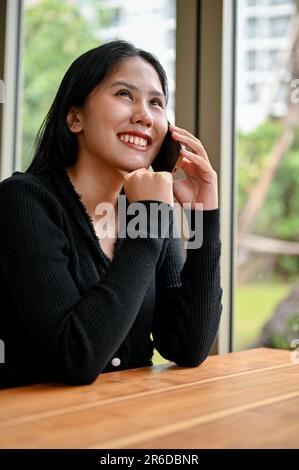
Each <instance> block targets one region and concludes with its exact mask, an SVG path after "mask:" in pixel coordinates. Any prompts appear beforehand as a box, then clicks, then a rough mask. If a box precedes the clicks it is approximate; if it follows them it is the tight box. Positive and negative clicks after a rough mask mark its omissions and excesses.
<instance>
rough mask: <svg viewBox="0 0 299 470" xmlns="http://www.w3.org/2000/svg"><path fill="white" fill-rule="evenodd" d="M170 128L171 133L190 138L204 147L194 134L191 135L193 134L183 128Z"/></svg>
mask: <svg viewBox="0 0 299 470" xmlns="http://www.w3.org/2000/svg"><path fill="white" fill-rule="evenodd" d="M169 128H170V130H171V131H174V132H177V133H178V134H182V135H185V136H186V137H189V138H190V139H193V140H195V141H196V142H198V143H199V144H200V145H202V143H201V141H200V140H199V139H198V138H197V137H195V136H194V135H193V134H191V132H188V131H186V129H182V128H181V127H178V126H174V125H173V126H172V125H171V126H169Z"/></svg>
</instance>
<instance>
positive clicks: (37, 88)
mask: <svg viewBox="0 0 299 470" xmlns="http://www.w3.org/2000/svg"><path fill="white" fill-rule="evenodd" d="M175 37H176V1H175V0H151V1H150V2H149V1H148V0H130V1H126V2H125V1H122V0H24V51H23V93H22V95H23V97H22V99H23V101H22V170H25V169H26V168H27V167H28V164H29V162H30V161H31V159H32V154H33V144H34V140H35V136H36V134H37V132H38V129H39V127H40V125H41V124H42V121H43V119H44V117H45V115H46V113H47V112H48V110H49V107H50V105H51V103H52V101H53V99H54V96H55V94H56V91H57V89H58V86H59V83H60V81H61V79H62V77H63V75H64V74H65V72H66V70H67V68H68V67H69V65H70V64H71V63H72V62H73V61H74V60H75V59H76V58H77V57H78V56H79V55H80V54H82V53H83V52H84V51H86V50H88V49H91V48H93V47H97V46H98V45H100V44H102V43H105V42H108V41H111V40H115V39H125V40H128V41H130V42H132V43H133V44H134V45H135V46H137V47H140V48H143V49H145V50H148V51H150V52H151V53H153V54H155V55H156V56H157V57H158V59H159V60H160V62H161V63H162V65H163V67H164V69H165V71H166V74H167V77H168V85H169V102H168V106H167V113H168V118H169V120H170V121H172V122H174V117H175V101H174V93H175V59H176V53H175V48H176V44H175ZM154 362H155V363H159V362H165V360H164V359H163V358H161V357H160V356H159V354H158V353H155V356H154Z"/></svg>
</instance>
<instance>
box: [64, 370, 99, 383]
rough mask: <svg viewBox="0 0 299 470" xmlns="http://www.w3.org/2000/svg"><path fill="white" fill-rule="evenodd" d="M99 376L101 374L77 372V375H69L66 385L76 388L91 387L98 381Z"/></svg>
mask: <svg viewBox="0 0 299 470" xmlns="http://www.w3.org/2000/svg"><path fill="white" fill-rule="evenodd" d="M99 375H100V374H99V373H86V372H85V373H84V372H83V373H82V372H77V373H75V374H71V375H68V377H67V379H66V383H67V384H68V385H74V386H80V385H91V384H93V383H94V382H95V381H96V379H97V378H98V377H99Z"/></svg>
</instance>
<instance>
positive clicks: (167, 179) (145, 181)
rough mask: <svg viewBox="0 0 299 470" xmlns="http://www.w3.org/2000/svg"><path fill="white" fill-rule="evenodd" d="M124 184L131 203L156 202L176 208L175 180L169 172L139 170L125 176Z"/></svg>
mask: <svg viewBox="0 0 299 470" xmlns="http://www.w3.org/2000/svg"><path fill="white" fill-rule="evenodd" d="M123 182H124V183H123V186H124V191H125V193H126V196H127V198H128V200H129V202H137V201H142V200H155V201H161V202H165V203H167V204H170V205H171V206H174V198H173V179H172V175H171V173H169V172H168V171H158V172H152V171H149V170H147V169H145V168H139V169H138V170H135V171H132V172H131V173H127V174H126V175H125V176H123Z"/></svg>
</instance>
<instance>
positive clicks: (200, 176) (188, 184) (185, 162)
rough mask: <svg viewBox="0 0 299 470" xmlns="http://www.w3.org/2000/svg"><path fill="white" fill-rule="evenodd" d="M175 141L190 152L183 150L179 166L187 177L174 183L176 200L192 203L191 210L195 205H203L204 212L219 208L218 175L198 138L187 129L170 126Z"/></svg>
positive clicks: (181, 202)
mask: <svg viewBox="0 0 299 470" xmlns="http://www.w3.org/2000/svg"><path fill="white" fill-rule="evenodd" d="M170 131H171V133H172V137H173V139H174V140H177V141H178V142H180V143H181V144H183V145H186V146H187V147H188V148H189V149H190V151H185V150H182V151H181V154H182V156H183V157H184V158H182V159H181V160H180V162H179V164H178V166H179V167H181V168H182V169H183V171H184V173H185V175H186V178H182V179H180V180H178V181H175V182H174V183H173V192H174V196H175V198H176V200H177V201H178V202H179V203H180V204H181V205H183V203H191V208H193V209H194V208H196V207H195V203H202V204H203V209H204V210H210V209H217V208H218V184H217V173H216V171H215V170H214V169H213V167H212V166H211V163H210V161H209V158H208V155H207V153H206V151H205V149H204V146H203V145H202V143H201V142H200V140H198V139H197V138H196V137H194V136H193V135H192V134H190V132H188V131H186V130H185V129H181V128H180V127H177V126H170Z"/></svg>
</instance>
